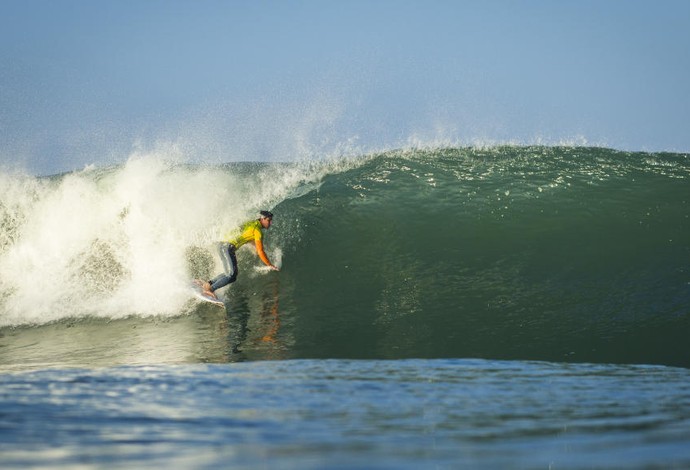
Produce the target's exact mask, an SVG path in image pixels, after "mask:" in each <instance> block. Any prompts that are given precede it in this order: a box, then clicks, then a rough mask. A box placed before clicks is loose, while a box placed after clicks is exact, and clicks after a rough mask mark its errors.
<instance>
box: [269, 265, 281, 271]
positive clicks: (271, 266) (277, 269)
mask: <svg viewBox="0 0 690 470" xmlns="http://www.w3.org/2000/svg"><path fill="white" fill-rule="evenodd" d="M269 268H271V269H272V270H273V271H280V268H279V267H278V266H273V265H270V266H269Z"/></svg>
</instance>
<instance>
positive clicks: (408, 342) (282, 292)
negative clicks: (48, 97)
mask: <svg viewBox="0 0 690 470" xmlns="http://www.w3.org/2000/svg"><path fill="white" fill-rule="evenodd" d="M689 183H690V157H689V156H688V155H686V154H671V153H663V154H660V153H654V154H652V153H640V152H622V151H616V150H610V149H605V148H589V147H567V146H564V147H517V146H498V147H487V148H473V147H469V148H421V149H405V150H395V151H388V152H382V153H377V154H369V155H361V156H357V157H350V158H338V159H322V160H310V161H304V162H294V163H236V164H223V165H215V166H213V165H197V164H189V163H180V162H179V161H177V162H173V161H167V160H166V159H165V158H160V157H153V156H146V155H134V156H132V157H131V158H130V159H129V160H128V161H127V162H125V163H123V164H121V165H118V166H113V167H95V166H94V167H88V168H85V169H83V170H81V171H76V172H71V173H66V174H61V175H54V176H49V177H35V176H30V175H23V174H20V173H14V172H7V171H4V172H0V467H2V468H26V467H39V468H145V467H149V468H151V467H156V468H159V467H164V466H167V467H171V468H219V467H222V468H300V469H302V468H396V469H397V468H420V467H422V468H690V370H689V369H690V347H689V346H688V344H689V343H688V338H690V272H689V268H690V206H689V204H688V202H689V200H690V190H689V189H690V185H689ZM260 209H270V210H272V211H273V212H274V214H275V218H274V223H273V226H272V228H271V229H270V230H269V231H268V232H267V233H266V238H265V245H266V246H267V253H268V256H269V257H270V258H271V259H272V260H273V261H274V263H275V264H277V265H279V266H281V271H280V272H278V273H276V272H270V271H267V270H265V269H263V268H262V267H261V266H260V263H259V261H258V259H257V257H256V256H255V255H254V254H253V253H252V252H251V249H250V248H243V249H242V250H240V252H239V268H240V277H239V280H238V281H237V282H236V283H235V284H233V285H232V286H230V287H229V288H227V289H224V290H222V291H221V294H222V296H223V298H224V301H225V308H220V307H217V306H214V305H210V304H204V303H199V302H198V301H196V300H194V299H193V298H192V297H191V295H190V292H189V280H190V279H191V278H204V279H205V278H209V277H211V276H213V275H214V274H217V273H218V272H219V271H220V269H221V266H220V262H219V260H218V257H217V255H216V247H215V245H216V243H217V241H218V240H220V239H221V237H222V236H223V235H224V234H225V233H226V232H227V231H228V230H231V229H232V228H234V227H235V226H237V225H239V224H240V223H241V222H243V221H245V220H246V219H250V218H253V217H255V216H256V214H257V211H258V210H260Z"/></svg>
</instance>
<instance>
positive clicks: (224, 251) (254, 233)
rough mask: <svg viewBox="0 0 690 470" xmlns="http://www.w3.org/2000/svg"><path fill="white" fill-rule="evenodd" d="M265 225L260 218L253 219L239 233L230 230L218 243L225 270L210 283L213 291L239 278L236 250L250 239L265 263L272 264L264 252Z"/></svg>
mask: <svg viewBox="0 0 690 470" xmlns="http://www.w3.org/2000/svg"><path fill="white" fill-rule="evenodd" d="M262 228H263V227H262V226H261V221H260V220H251V221H249V222H247V223H245V224H244V225H242V228H241V229H240V233H239V235H238V234H237V231H233V232H230V233H229V234H228V235H226V237H225V240H224V241H222V242H221V243H220V244H219V245H218V251H219V253H220V259H221V261H222V262H223V269H224V271H225V272H223V273H222V274H219V275H218V276H216V277H215V278H213V279H211V280H210V281H209V283H210V284H211V292H214V291H215V290H216V289H220V288H221V287H225V286H227V285H228V284H230V283H233V282H235V281H236V280H237V273H238V270H237V256H236V255H235V252H236V251H237V249H238V248H240V247H241V246H242V245H245V244H246V243H249V242H250V241H254V244H255V246H256V253H257V254H258V255H259V258H261V261H263V262H264V264H265V265H267V266H271V262H270V261H269V260H268V257H267V256H266V253H265V252H264V245H263V241H262V240H263V236H264V235H263V232H262V231H261V229H262Z"/></svg>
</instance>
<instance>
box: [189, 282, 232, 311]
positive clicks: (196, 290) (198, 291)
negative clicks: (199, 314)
mask: <svg viewBox="0 0 690 470" xmlns="http://www.w3.org/2000/svg"><path fill="white" fill-rule="evenodd" d="M190 287H191V289H192V295H194V297H196V298H197V299H199V300H203V301H204V302H208V303H210V304H213V305H218V306H219V307H225V304H224V303H223V302H222V301H221V300H219V299H215V298H213V297H212V296H210V295H208V294H206V293H204V290H203V289H202V288H201V286H199V285H198V284H196V283H195V282H192V283H191V284H190Z"/></svg>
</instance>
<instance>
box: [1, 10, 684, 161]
mask: <svg viewBox="0 0 690 470" xmlns="http://www.w3.org/2000/svg"><path fill="white" fill-rule="evenodd" d="M688 25H690V2H689V1H686V0H678V1H674V0H650V1H639V0H625V1H622V0H621V1H615V0H597V1H591V0H562V1H555V0H554V1H552V0H549V1H546V0H543V1H542V0H511V1H508V0H504V1H499V0H481V1H480V0H477V1H462V0H455V1H452V0H448V1H439V0H415V1H412V0H407V1H405V0H398V1H392V0H370V1H361V0H347V1H346V0H341V1H329V0H314V1H306V0H305V1H290V0H283V1H257V0H247V1H210V0H198V1H192V0H188V1H176V0H109V1H108V0H104V1H102V2H95V1H91V0H55V1H48V0H43V1H41V0H0V64H1V68H0V158H1V159H2V162H3V164H4V166H14V167H16V166H19V167H22V168H24V169H26V170H27V171H29V172H31V173H34V174H50V173H55V172H60V171H69V170H74V169H80V168H82V167H83V166H85V165H88V164H92V163H95V164H99V165H108V164H112V163H116V162H120V161H123V160H124V159H126V158H127V156H128V155H129V154H130V153H131V152H132V151H133V150H136V149H138V150H140V151H153V150H156V149H157V150H156V151H159V152H163V153H165V152H170V153H171V154H172V153H176V155H177V157H176V158H183V159H187V160H189V161H208V162H223V161H241V160H292V159H297V158H305V157H308V158H318V157H319V156H327V155H332V154H337V153H339V152H340V153H348V152H357V151H367V150H371V149H384V148H397V147H403V146H408V145H434V144H439V145H440V144H444V143H452V144H462V145H474V144H492V143H506V142H508V143H518V144H531V143H545V144H559V143H574V144H584V145H604V146H608V147H613V148H620V149H626V150H644V151H661V150H665V151H679V152H686V151H689V150H690V132H689V131H688V130H689V129H690V28H689V27H688ZM166 149H167V150H166Z"/></svg>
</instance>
